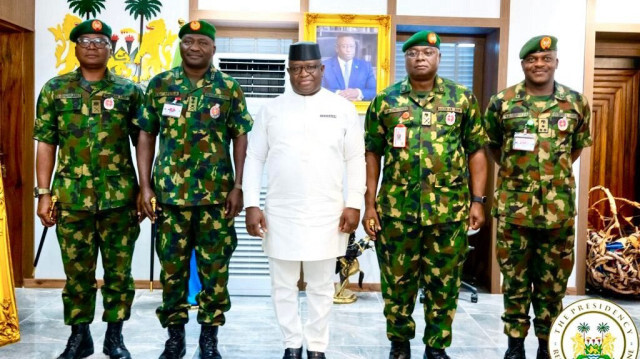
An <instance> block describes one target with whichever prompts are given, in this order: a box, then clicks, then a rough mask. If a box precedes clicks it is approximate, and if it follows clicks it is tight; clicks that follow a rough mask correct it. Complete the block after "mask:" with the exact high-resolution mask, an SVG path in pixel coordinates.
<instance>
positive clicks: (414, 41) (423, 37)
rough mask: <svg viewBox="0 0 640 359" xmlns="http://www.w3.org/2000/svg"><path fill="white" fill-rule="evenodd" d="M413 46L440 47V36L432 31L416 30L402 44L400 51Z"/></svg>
mask: <svg viewBox="0 0 640 359" xmlns="http://www.w3.org/2000/svg"><path fill="white" fill-rule="evenodd" d="M413 46H431V47H436V48H438V49H440V36H438V34H436V33H435V32H433V31H426V30H423V31H420V32H416V33H415V34H413V36H411V37H410V38H409V40H407V41H406V42H405V43H404V45H402V52H406V51H407V50H408V49H409V48H410V47H413Z"/></svg>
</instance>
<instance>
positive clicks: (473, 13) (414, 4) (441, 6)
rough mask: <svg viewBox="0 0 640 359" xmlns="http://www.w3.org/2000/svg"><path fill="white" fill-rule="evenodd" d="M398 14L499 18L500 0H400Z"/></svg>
mask: <svg viewBox="0 0 640 359" xmlns="http://www.w3.org/2000/svg"><path fill="white" fill-rule="evenodd" d="M512 3H513V1H512ZM397 14H398V15H413V16H444V17H483V18H499V17H500V0H482V1H478V0H449V1H441V0H398V3H397Z"/></svg>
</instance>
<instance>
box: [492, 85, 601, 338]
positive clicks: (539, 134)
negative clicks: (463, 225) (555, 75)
mask: <svg viewBox="0 0 640 359" xmlns="http://www.w3.org/2000/svg"><path fill="white" fill-rule="evenodd" d="M554 88H555V90H554V93H553V94H552V95H551V96H549V97H548V98H538V97H532V96H529V95H527V94H526V91H525V85H524V82H521V83H519V84H517V85H515V86H512V87H510V88H507V89H506V90H504V91H502V92H500V93H498V94H497V95H494V96H493V97H492V98H491V101H490V103H489V106H488V107H487V111H486V116H485V121H486V128H487V133H488V135H489V138H490V144H489V145H490V147H492V148H499V149H500V150H501V158H500V172H499V174H498V182H497V184H496V192H495V200H494V208H493V210H492V214H493V215H494V216H496V217H498V242H497V257H498V263H499V264H500V268H501V271H502V274H503V275H504V281H503V292H504V306H505V313H504V315H503V318H502V319H503V321H504V322H505V328H504V331H505V334H507V335H509V336H511V337H514V338H524V337H525V336H526V335H527V332H528V330H529V316H528V313H529V306H530V304H531V303H533V309H534V312H535V316H536V318H535V320H534V327H535V331H536V336H538V337H539V338H541V339H545V340H547V338H548V336H549V330H550V327H551V324H552V322H553V320H554V319H555V318H556V317H557V315H558V313H559V312H560V311H561V310H562V298H563V297H564V293H565V291H566V287H567V280H568V278H569V275H570V274H571V270H572V269H573V245H574V217H575V215H576V213H575V178H574V177H573V173H572V170H571V165H572V161H571V152H572V151H573V150H577V149H581V148H583V147H587V146H589V145H591V137H590V133H589V122H590V118H591V111H590V109H589V105H588V103H587V100H586V99H585V97H584V96H582V95H581V94H579V93H577V92H575V91H573V90H571V89H569V88H567V87H565V86H563V85H561V84H558V83H555V86H554ZM525 129H526V132H528V133H534V134H535V135H536V138H537V139H536V145H535V148H534V150H533V151H522V150H515V149H513V142H514V134H515V133H520V132H525Z"/></svg>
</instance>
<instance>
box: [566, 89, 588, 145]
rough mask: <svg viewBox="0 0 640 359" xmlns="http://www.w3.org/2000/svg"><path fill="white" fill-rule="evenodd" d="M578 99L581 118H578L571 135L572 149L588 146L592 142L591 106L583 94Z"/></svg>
mask: <svg viewBox="0 0 640 359" xmlns="http://www.w3.org/2000/svg"><path fill="white" fill-rule="evenodd" d="M580 99H581V101H580V102H581V103H580V105H581V107H582V118H580V119H579V121H578V126H577V127H576V130H575V131H574V132H573V135H572V136H571V147H572V148H573V149H580V148H584V147H589V146H591V144H592V143H593V141H592V139H591V108H590V107H589V102H588V101H587V99H586V98H585V97H584V96H581V97H580Z"/></svg>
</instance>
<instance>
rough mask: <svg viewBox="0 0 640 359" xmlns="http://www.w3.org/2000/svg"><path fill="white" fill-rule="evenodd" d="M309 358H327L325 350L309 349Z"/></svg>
mask: <svg viewBox="0 0 640 359" xmlns="http://www.w3.org/2000/svg"><path fill="white" fill-rule="evenodd" d="M307 359H327V357H326V356H324V353H323V352H310V351H308V350H307Z"/></svg>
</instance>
